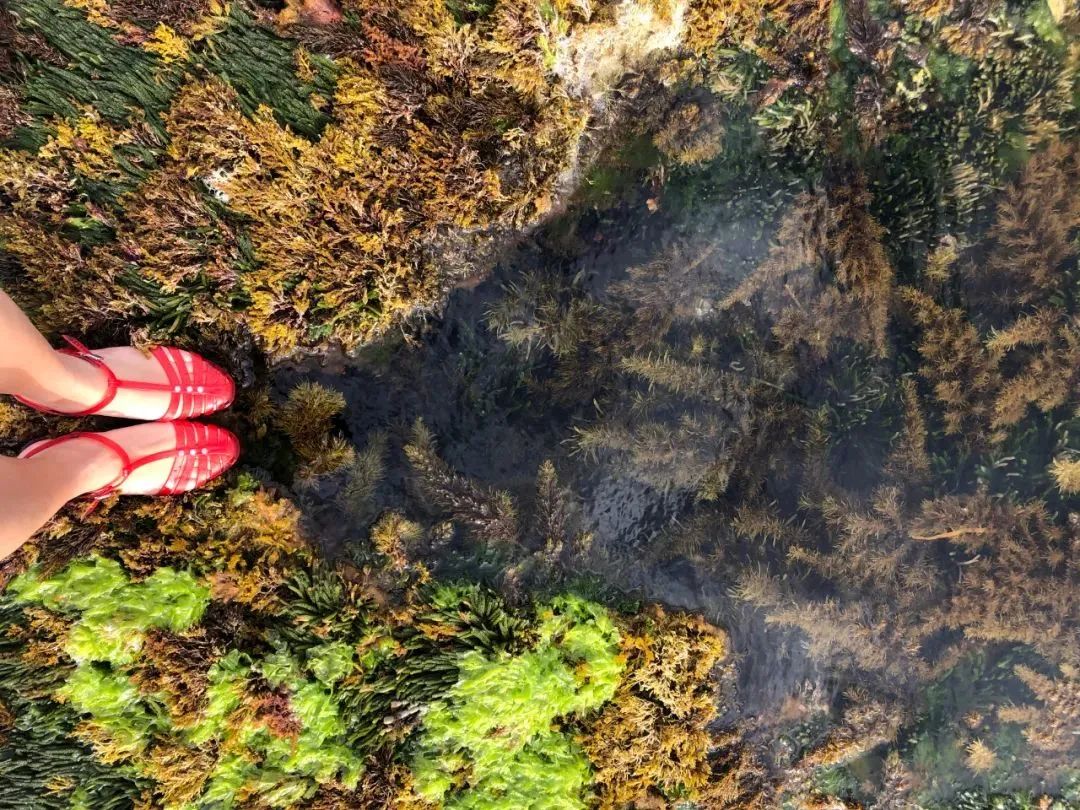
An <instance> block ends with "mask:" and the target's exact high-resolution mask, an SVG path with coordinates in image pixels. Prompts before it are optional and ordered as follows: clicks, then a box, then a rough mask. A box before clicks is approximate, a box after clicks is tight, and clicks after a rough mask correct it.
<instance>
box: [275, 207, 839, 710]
mask: <svg viewBox="0 0 1080 810" xmlns="http://www.w3.org/2000/svg"><path fill="white" fill-rule="evenodd" d="M622 192H623V193H624V195H625V196H626V197H627V198H628V201H625V202H623V203H621V204H619V205H617V206H616V207H614V208H608V209H606V210H596V209H594V208H593V207H591V206H589V205H582V206H577V207H572V208H571V209H570V210H569V211H568V212H567V213H565V214H563V215H561V216H560V217H558V218H556V219H555V220H554V221H552V222H550V223H548V224H547V225H546V226H544V227H542V228H540V229H538V230H537V231H536V232H534V233H532V234H530V235H529V236H527V237H525V238H523V239H521V240H519V241H518V242H517V243H516V244H513V245H511V246H510V247H509V248H507V249H506V250H505V251H504V252H503V254H502V255H501V256H500V257H499V259H498V261H497V262H496V264H495V266H494V268H493V270H492V271H491V273H490V276H489V277H487V278H486V279H485V280H483V281H482V282H480V283H478V284H474V285H471V286H468V287H464V288H461V289H456V290H454V291H453V292H452V293H451V294H450V296H449V298H448V301H447V303H446V305H445V307H444V308H443V309H442V310H441V311H439V312H438V313H434V314H430V315H427V316H425V317H424V318H422V319H419V320H417V321H414V322H413V323H412V324H410V325H409V326H408V327H406V328H403V329H402V330H401V332H395V333H393V334H390V335H388V336H386V337H385V338H384V339H383V340H382V341H381V342H379V343H377V344H376V345H373V346H370V347H367V348H366V349H363V350H361V351H360V352H359V353H358V354H357V355H356V356H355V357H344V356H340V355H339V356H337V357H334V358H332V359H330V360H327V359H325V358H319V359H314V360H310V361H306V362H304V363H300V364H294V365H290V366H286V367H284V368H281V369H279V370H278V372H277V373H276V376H275V388H276V392H277V395H279V396H282V397H284V396H285V395H286V394H287V392H288V391H289V390H291V389H292V388H294V387H295V386H296V385H298V384H299V383H301V382H316V383H319V384H322V385H324V386H327V387H329V388H332V389H334V390H336V391H340V392H341V393H342V394H344V395H345V398H346V401H347V407H346V409H345V413H344V416H343V418H342V425H341V426H342V428H343V430H344V432H345V433H346V435H347V436H348V437H349V439H350V441H351V442H352V443H353V444H354V445H355V446H356V447H357V448H358V449H363V448H364V447H365V446H367V445H368V443H369V442H370V441H371V437H373V436H375V435H376V434H386V435H387V436H388V437H389V446H390V448H391V449H390V451H389V452H388V454H387V466H386V471H385V476H384V478H383V481H382V483H381V484H380V488H379V493H378V498H377V500H378V503H379V505H380V508H382V509H404V510H405V511H406V513H408V510H409V509H410V508H415V499H414V498H412V497H411V495H412V494H413V493H412V490H411V488H410V483H409V481H410V471H409V468H408V464H407V461H406V459H405V457H404V454H403V452H402V449H401V448H402V446H403V445H404V444H405V443H406V442H407V441H408V437H409V434H410V431H411V428H412V425H413V424H414V423H415V421H416V420H417V419H421V420H423V422H424V423H425V425H427V427H428V428H429V429H430V430H431V431H432V432H433V433H434V435H435V437H436V439H437V442H438V447H439V452H440V455H441V456H442V457H443V459H444V460H445V461H446V462H447V463H448V464H449V465H450V466H451V467H452V468H453V469H454V470H455V471H457V472H459V473H461V474H462V475H465V476H468V477H470V478H472V479H474V480H476V481H477V482H480V483H482V484H484V485H486V486H489V487H492V488H495V489H498V490H505V491H507V492H509V493H510V494H511V495H512V496H514V497H515V499H517V500H518V501H520V502H526V503H527V502H528V500H529V499H530V498H531V497H532V493H533V490H534V488H535V481H536V476H537V470H538V469H539V467H540V465H541V463H542V462H544V461H547V460H550V461H552V462H554V464H555V466H556V469H557V470H558V473H559V477H560V483H562V484H563V485H564V486H565V487H566V488H567V489H569V490H570V492H572V493H573V494H574V496H575V500H576V501H577V505H578V510H577V514H576V518H577V521H578V522H579V525H580V528H581V529H582V530H583V531H586V532H588V533H590V534H591V535H592V536H593V537H594V542H593V545H592V547H591V549H590V553H589V555H588V557H587V559H585V560H581V561H580V562H581V563H582V564H584V565H585V568H584V569H582V570H578V571H575V572H574V573H576V574H579V575H581V574H587V575H589V577H590V579H593V580H595V581H598V582H602V583H604V587H605V589H609V598H623V599H639V600H642V601H643V602H656V603H661V604H663V605H665V606H668V607H670V608H672V609H681V610H687V611H692V612H695V613H699V614H701V615H703V616H705V617H707V618H708V619H709V620H710V621H713V622H715V623H716V624H717V625H719V626H722V627H724V628H725V629H726V630H727V632H728V633H729V634H730V636H731V639H732V643H733V647H734V651H735V656H734V658H735V660H736V661H737V664H738V679H739V684H740V688H739V690H738V700H737V702H730V703H729V704H728V705H723V706H721V711H722V715H721V719H720V723H721V724H726V723H731V722H734V721H737V720H751V721H752V720H753V719H754V718H755V717H756V715H758V714H760V713H767V712H769V711H771V710H774V709H775V707H776V706H777V705H779V704H780V703H781V702H782V701H783V700H784V699H785V697H787V696H790V695H792V694H804V695H812V696H813V699H814V700H816V701H818V702H823V703H827V702H828V701H829V700H830V699H831V698H832V697H833V693H834V691H835V689H836V684H835V683H834V682H832V681H831V680H830V676H829V673H828V672H827V671H825V670H823V669H822V668H821V667H820V665H818V664H817V663H816V662H815V661H813V660H812V659H811V657H810V656H809V655H808V653H807V650H806V649H805V647H804V646H803V645H801V644H800V643H799V640H798V638H797V636H796V634H794V633H792V632H791V631H789V630H785V629H783V628H777V627H769V626H766V624H765V622H764V619H763V617H762V616H761V614H760V613H758V612H757V611H754V610H752V609H749V608H746V607H745V606H742V605H740V604H739V603H738V602H737V600H734V599H733V598H732V594H731V589H732V586H733V584H734V583H733V581H731V580H730V579H729V578H725V577H718V576H716V575H715V574H714V573H710V572H709V571H707V570H704V569H702V568H701V567H699V566H697V565H695V563H694V562H693V561H691V560H688V559H685V558H679V557H673V558H662V559H659V558H657V556H656V554H655V553H653V552H652V551H651V550H650V546H651V544H652V543H653V541H655V540H657V538H662V537H663V535H664V534H665V533H668V532H672V531H677V530H678V529H679V528H680V526H681V521H682V520H684V519H690V518H691V517H692V515H693V512H694V511H695V498H694V496H693V493H692V492H689V491H687V490H686V488H685V487H678V486H666V487H665V486H662V485H657V484H656V483H653V482H650V481H648V480H646V479H645V478H644V477H643V476H641V475H638V474H634V473H632V472H628V471H626V470H624V469H620V467H619V466H618V465H614V464H607V463H602V462H599V461H597V460H595V459H589V458H586V457H585V456H584V454H582V453H580V452H576V451H575V448H574V447H573V445H572V441H571V437H572V436H573V429H574V427H575V426H576V425H580V424H583V423H586V422H588V421H590V420H592V419H594V418H595V416H596V413H597V407H598V406H597V404H596V403H595V402H594V401H582V402H575V403H570V404H561V405H560V406H558V407H551V404H550V401H549V400H548V399H547V398H546V397H538V396H535V395H534V392H532V391H530V385H529V382H528V380H527V377H528V376H529V374H528V372H529V371H530V370H531V371H534V372H535V371H536V370H537V369H536V363H537V361H534V360H533V359H532V358H530V357H523V356H522V353H521V352H520V351H519V350H517V349H515V348H513V347H510V346H508V345H507V344H506V342H505V341H504V340H502V339H501V338H500V336H499V335H498V334H497V333H496V331H495V329H494V328H493V327H492V325H491V323H490V320H491V319H490V313H491V310H492V308H493V307H494V306H495V305H496V304H497V303H498V302H499V301H500V300H502V299H503V298H504V297H505V296H506V294H507V289H508V288H512V287H514V285H516V284H520V283H521V281H522V279H523V278H525V277H526V276H528V275H529V274H530V273H535V272H543V273H545V274H555V275H557V276H558V277H559V278H561V279H563V280H564V282H565V283H567V284H569V285H572V286H573V287H574V288H575V289H577V290H580V291H581V292H582V293H583V294H585V295H587V296H589V297H590V298H594V299H597V300H604V299H605V298H607V297H608V296H609V294H610V290H611V288H612V287H613V286H614V285H618V284H619V283H620V282H624V281H625V280H626V278H627V274H628V272H629V271H630V270H631V269H632V268H636V267H641V266H644V265H647V264H648V263H649V262H651V261H654V260H655V259H657V258H658V257H660V256H663V255H665V254H667V253H670V251H671V250H673V249H677V248H679V247H682V248H683V249H685V246H686V245H687V244H695V243H698V244H701V245H706V246H707V245H709V244H713V243H714V241H722V242H723V244H724V247H725V250H726V254H727V255H728V256H729V257H732V256H733V257H735V260H729V262H730V264H729V266H728V267H727V268H725V269H724V271H723V276H724V277H721V278H717V279H715V280H714V281H715V283H716V288H715V293H716V294H717V295H718V294H719V293H720V292H721V291H722V289H723V288H724V287H730V286H733V285H734V284H736V283H738V281H740V280H741V277H742V276H743V275H745V273H747V272H749V270H750V269H752V267H753V262H754V261H755V260H756V259H757V258H759V257H760V254H761V250H762V241H761V239H760V234H761V233H762V232H763V230H764V223H763V222H762V221H760V220H758V219H754V220H752V221H751V220H748V219H746V217H745V214H744V213H743V212H742V211H741V210H737V211H736V213H735V217H734V219H733V217H732V212H731V210H730V208H729V207H728V206H717V207H716V208H715V209H706V210H701V209H700V208H695V209H694V210H693V212H692V214H691V215H690V217H689V219H688V218H687V216H686V212H685V211H683V212H680V214H681V215H670V214H668V213H667V212H665V211H662V210H661V211H656V212H653V211H650V206H649V205H648V197H649V190H648V189H647V188H641V187H638V188H630V189H623V190H622ZM749 196H750V195H747V199H744V201H743V202H744V204H745V203H746V202H748V200H749ZM747 207H751V206H747ZM718 235H722V237H723V238H722V239H720V240H718V239H717V237H718ZM700 305H701V306H702V307H704V308H706V309H707V308H709V307H711V306H712V302H708V301H703V302H702V303H701V304H700ZM721 317H722V316H721ZM539 362H540V363H541V364H542V362H543V361H539ZM629 394H630V392H629V389H628V390H627V391H626V392H625V395H626V396H629ZM344 485H345V476H343V475H341V474H339V475H336V476H330V477H328V478H325V479H321V480H319V481H317V482H316V483H315V484H314V485H312V486H305V487H302V488H299V489H298V492H297V494H296V498H297V501H298V503H299V504H300V505H301V506H302V508H303V509H304V512H305V517H306V520H307V522H308V524H309V526H310V528H311V536H312V537H316V538H318V539H319V542H320V543H322V544H323V547H324V549H325V551H326V552H327V554H328V555H329V556H330V557H331V558H334V557H341V556H344V557H346V558H348V556H349V554H350V549H352V548H354V547H356V546H357V545H363V543H364V542H365V541H364V538H365V535H366V530H367V529H368V527H369V525H370V521H368V522H367V523H360V524H357V523H355V522H352V521H351V520H350V518H349V517H348V516H347V515H346V514H345V513H344V512H343V510H342V509H341V508H340V506H339V504H338V495H339V493H340V490H341V488H342V487H343V486H344ZM789 495H790V497H792V498H796V497H797V495H796V494H795V493H789ZM372 517H373V516H372ZM465 558H466V559H465V561H464V562H462V561H460V560H455V559H453V558H451V559H443V560H441V561H440V560H439V559H438V555H436V556H435V559H434V564H435V566H436V570H438V565H439V564H440V562H441V564H442V565H444V566H445V567H446V570H447V572H448V573H449V574H451V575H454V574H456V575H459V576H467V577H470V578H475V577H477V576H480V577H484V576H485V574H486V575H488V576H489V577H490V576H491V575H492V573H493V572H492V570H490V569H489V568H485V565H484V564H483V563H482V562H481V563H478V562H476V561H475V560H470V559H469V558H468V555H467V554H466V555H465ZM429 562H432V561H431V560H429ZM613 594H619V595H620V596H619V597H615V596H613Z"/></svg>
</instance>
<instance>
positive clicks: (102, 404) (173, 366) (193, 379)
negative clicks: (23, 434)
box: [15, 335, 236, 422]
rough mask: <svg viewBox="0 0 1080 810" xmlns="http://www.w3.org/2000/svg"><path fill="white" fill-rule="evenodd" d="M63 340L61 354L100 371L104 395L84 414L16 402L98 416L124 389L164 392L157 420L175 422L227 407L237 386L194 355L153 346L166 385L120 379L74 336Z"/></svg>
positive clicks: (48, 410)
mask: <svg viewBox="0 0 1080 810" xmlns="http://www.w3.org/2000/svg"><path fill="white" fill-rule="evenodd" d="M64 340H66V341H67V342H68V344H69V345H70V346H71V348H70V349H58V350H57V351H59V352H61V353H62V354H66V355H70V356H72V357H78V358H79V359H81V360H85V361H86V362H87V363H90V364H91V365H93V366H96V367H97V368H99V369H101V371H102V372H103V373H104V374H105V380H106V389H105V393H104V395H102V397H101V399H100V400H99V401H98V402H97V404H95V405H94V406H92V407H90V408H87V409H86V410H84V411H77V412H74V413H69V412H62V411H55V410H53V409H52V408H47V407H45V406H44V405H39V404H38V403H36V402H31V401H30V400H28V399H25V398H24V397H20V396H16V397H15V399H17V400H18V401H19V402H21V403H22V404H23V405H27V406H29V407H31V408H33V409H34V410H36V411H42V412H44V413H54V414H59V415H61V416H73V417H75V416H93V415H94V414H96V413H100V412H101V411H103V410H104V409H105V408H107V407H108V406H109V404H110V403H112V401H113V400H114V399H116V393H117V391H120V390H121V389H126V390H130V391H163V392H168V393H169V394H171V395H172V398H171V399H170V401H169V407H168V409H167V410H166V411H165V415H164V416H162V417H161V418H160V421H165V422H172V421H174V420H177V419H194V418H195V417H197V416H205V415H206V414H209V413H214V412H215V411H220V410H223V409H225V408H228V407H229V406H230V405H232V403H233V398H234V397H235V396H236V385H235V384H234V383H233V380H232V377H230V376H229V375H228V374H226V373H225V372H224V371H223V370H222V369H220V368H218V367H217V366H215V365H214V364H213V363H211V362H210V361H209V360H204V359H203V358H202V357H199V355H197V354H193V353H191V352H188V351H184V350H183V349H172V348H167V347H165V346H156V347H154V348H153V349H151V350H150V354H151V355H153V357H154V359H156V360H157V361H158V363H160V364H161V367H162V369H164V371H165V376H166V377H167V378H168V380H169V381H168V382H167V383H151V382H139V381H137V380H121V379H119V378H117V376H116V373H115V372H114V371H113V370H112V369H111V368H109V367H108V366H107V365H106V364H105V361H104V359H102V358H101V357H100V356H99V355H96V354H94V353H93V352H92V351H90V350H89V349H88V348H86V346H84V345H83V344H82V343H80V342H79V341H77V340H76V339H75V338H73V337H68V336H67V335H64Z"/></svg>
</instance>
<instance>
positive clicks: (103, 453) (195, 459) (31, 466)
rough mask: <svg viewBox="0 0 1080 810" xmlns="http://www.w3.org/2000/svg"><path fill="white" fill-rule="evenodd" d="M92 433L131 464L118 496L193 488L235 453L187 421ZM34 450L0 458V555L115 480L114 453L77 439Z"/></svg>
mask: <svg viewBox="0 0 1080 810" xmlns="http://www.w3.org/2000/svg"><path fill="white" fill-rule="evenodd" d="M98 435H100V436H103V437H105V438H106V439H108V440H109V442H111V443H115V444H116V445H117V446H119V448H120V449H121V450H122V451H123V453H124V454H125V455H126V456H127V457H128V458H129V459H130V460H131V461H132V462H133V464H132V468H131V471H130V474H129V475H128V476H127V477H125V478H123V480H122V482H120V483H119V489H118V490H117V491H118V492H120V493H121V494H126V495H153V494H157V493H159V492H160V491H161V490H162V488H163V487H166V488H168V490H169V491H171V492H186V491H188V490H191V489H195V488H196V487H198V486H201V485H203V484H205V483H206V482H207V481H209V480H211V479H212V478H215V477H217V476H218V475H220V474H221V473H223V472H225V471H226V470H227V469H229V467H231V466H232V464H233V463H234V462H235V461H236V456H237V454H238V451H239V445H238V444H237V442H236V439H235V437H234V436H232V434H231V433H229V432H228V431H225V430H223V429H221V428H217V427H214V426H212V425H200V424H198V423H192V422H155V423H150V424H144V425H135V426H133V427H127V428H120V429H119V430H111V431H108V432H107V433H102V434H98ZM42 447H43V449H41V450H40V452H37V453H35V454H33V455H32V456H31V457H29V458H17V459H14V458H5V457H0V557H6V556H7V555H8V554H11V553H12V552H13V551H15V550H16V549H18V548H19V547H20V546H21V545H22V544H23V543H25V542H26V541H27V540H29V539H30V538H31V537H32V536H33V534H34V533H35V532H36V531H37V530H38V529H40V528H41V527H42V526H44V525H45V524H46V523H47V522H48V521H49V519H50V518H52V516H53V515H55V514H56V513H57V511H59V510H60V508H61V507H62V506H63V505H64V504H66V503H67V502H68V501H70V500H72V499H74V498H78V497H80V496H82V495H86V494H88V493H93V492H97V491H98V490H100V489H102V488H103V487H107V486H109V485H110V484H113V483H115V482H117V480H118V477H119V476H120V475H121V473H122V472H123V470H124V459H123V458H122V456H121V455H120V454H119V453H118V452H117V451H116V450H114V449H110V446H109V445H108V444H107V443H103V442H99V441H96V440H94V439H89V438H86V437H85V436H73V437H71V438H70V439H67V440H62V441H58V442H55V443H52V444H48V445H42ZM30 452H31V453H33V449H32V448H31V451H30ZM159 456H160V458H157V460H154V461H151V462H150V463H148V464H141V463H140V460H142V459H147V458H150V457H159Z"/></svg>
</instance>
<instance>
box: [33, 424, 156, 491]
mask: <svg viewBox="0 0 1080 810" xmlns="http://www.w3.org/2000/svg"><path fill="white" fill-rule="evenodd" d="M75 439H88V440H90V441H93V442H97V443H98V444H100V445H102V446H103V447H106V448H108V449H109V450H111V451H112V452H113V453H115V454H116V457H117V458H119V459H120V464H121V470H120V472H119V473H118V474H117V476H116V478H114V479H113V480H112V481H111V482H110V483H108V484H106V485H105V486H103V487H101V488H100V489H95V490H94V491H93V492H88V493H86V494H85V495H84V496H83V497H84V498H90V499H92V500H95V501H101V500H104V499H105V498H108V497H109V496H111V495H112V494H113V493H114V492H116V490H117V489H119V488H120V487H121V486H123V484H124V482H125V481H126V480H127V479H128V477H129V476H130V475H131V474H132V473H133V472H134V471H135V470H136V468H138V467H141V466H142V465H143V464H144V463H146V462H145V461H139V462H138V463H135V464H133V463H132V461H131V456H130V455H128V452H127V450H125V449H124V448H123V447H121V446H120V445H119V444H117V443H116V442H114V441H113V440H112V439H110V438H109V437H108V436H104V435H102V434H100V433H87V432H77V433H68V434H67V435H66V436H60V437H59V438H56V439H49V440H48V441H44V442H41V443H40V444H38V445H37V446H36V447H34V449H33V450H31V451H30V452H29V453H26V454H25V455H23V456H21V458H25V459H28V458H33V457H34V456H36V455H38V454H40V453H43V452H44V451H46V450H49V449H50V448H53V447H56V446H57V445H60V444H64V443H65V442H70V441H74V440H75ZM170 455H175V453H171V454H170Z"/></svg>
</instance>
